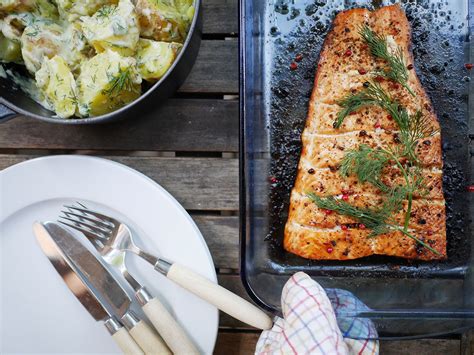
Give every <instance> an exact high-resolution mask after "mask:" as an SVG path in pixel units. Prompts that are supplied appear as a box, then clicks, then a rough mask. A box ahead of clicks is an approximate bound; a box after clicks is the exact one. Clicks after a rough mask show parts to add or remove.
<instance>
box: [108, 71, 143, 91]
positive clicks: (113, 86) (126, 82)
mask: <svg viewBox="0 0 474 355" xmlns="http://www.w3.org/2000/svg"><path fill="white" fill-rule="evenodd" d="M124 90H126V91H132V92H133V91H136V90H135V87H134V84H133V81H132V72H131V71H130V68H127V69H124V70H122V69H119V72H118V74H116V75H111V76H110V82H109V87H108V88H107V89H105V90H104V91H103V94H105V95H108V96H110V97H116V96H117V95H119V94H120V93H121V92H122V91H124Z"/></svg>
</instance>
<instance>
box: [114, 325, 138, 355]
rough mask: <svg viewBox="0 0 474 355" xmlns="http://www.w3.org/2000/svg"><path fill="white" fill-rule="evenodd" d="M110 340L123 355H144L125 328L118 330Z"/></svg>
mask: <svg viewBox="0 0 474 355" xmlns="http://www.w3.org/2000/svg"><path fill="white" fill-rule="evenodd" d="M112 338H113V339H114V340H115V342H116V343H117V345H118V346H119V347H120V349H122V351H123V353H124V354H125V355H144V353H143V351H142V349H140V347H139V346H138V345H137V343H135V341H134V340H133V338H132V337H131V336H130V334H129V333H128V332H127V330H126V329H125V328H123V327H122V328H120V329H119V330H118V331H117V332H116V333H115V334H114V335H112Z"/></svg>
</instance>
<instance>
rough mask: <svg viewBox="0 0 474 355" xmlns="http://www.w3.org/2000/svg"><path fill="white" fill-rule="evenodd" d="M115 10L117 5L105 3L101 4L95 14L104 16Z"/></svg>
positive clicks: (100, 16)
mask: <svg viewBox="0 0 474 355" xmlns="http://www.w3.org/2000/svg"><path fill="white" fill-rule="evenodd" d="M116 11H117V6H113V5H105V6H102V7H101V8H100V9H99V10H97V12H96V13H95V16H97V17H98V18H106V17H109V16H111V15H113V14H114V13H115V12H116Z"/></svg>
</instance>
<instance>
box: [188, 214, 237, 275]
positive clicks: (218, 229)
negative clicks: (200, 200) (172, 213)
mask: <svg viewBox="0 0 474 355" xmlns="http://www.w3.org/2000/svg"><path fill="white" fill-rule="evenodd" d="M191 216H192V218H193V220H194V221H195V222H196V224H197V226H198V227H199V229H200V231H201V233H202V235H203V236H204V239H206V242H207V246H208V247H209V250H210V252H211V255H212V259H213V260H214V264H215V266H216V268H218V269H238V268H239V218H238V217H223V216H199V215H191Z"/></svg>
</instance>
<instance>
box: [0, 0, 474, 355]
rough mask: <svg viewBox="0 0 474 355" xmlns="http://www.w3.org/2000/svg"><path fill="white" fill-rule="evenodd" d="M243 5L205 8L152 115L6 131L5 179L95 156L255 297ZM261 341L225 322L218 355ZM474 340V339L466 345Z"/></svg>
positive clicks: (226, 282) (418, 346) (448, 350)
mask: <svg viewBox="0 0 474 355" xmlns="http://www.w3.org/2000/svg"><path fill="white" fill-rule="evenodd" d="M238 80H239V78H238V1H237V0H204V35H203V41H202V44H201V50H200V53H199V57H198V59H197V62H196V64H195V66H194V68H193V70H192V72H191V74H190V76H189V77H188V79H187V81H186V82H185V84H184V85H183V86H182V87H181V89H180V90H179V92H178V93H177V94H176V95H174V97H173V98H171V99H169V100H167V101H166V102H164V103H162V104H161V105H160V106H159V107H157V109H156V110H155V111H154V112H153V113H147V114H143V117H130V118H129V119H127V120H125V121H122V122H119V123H113V124H108V125H102V126H68V127H66V126H58V125H52V124H46V123H41V122H37V121H34V120H31V119H27V118H17V119H14V120H12V121H9V122H7V123H5V124H3V125H1V126H0V169H3V168H5V167H7V166H10V165H12V164H15V163H18V162H20V161H23V160H26V159H31V158H34V157H37V156H42V155H49V154H89V155H98V156H103V157H107V158H109V159H112V160H115V161H118V162H121V163H123V164H126V165H129V166H131V167H132V168H134V169H137V170H139V171H141V172H143V173H144V174H146V175H147V176H149V177H151V178H152V179H154V180H155V181H157V182H158V183H159V184H160V185H162V186H163V187H164V188H165V189H167V190H168V191H169V192H170V193H171V194H173V195H174V196H175V197H176V199H177V200H178V201H179V202H180V203H181V204H182V205H183V206H184V207H185V208H186V209H187V210H188V211H189V212H190V214H191V216H192V217H193V218H194V220H195V221H196V223H197V224H198V226H199V228H200V229H201V231H202V234H203V235H204V237H205V238H206V241H207V243H208V246H209V249H210V250H211V253H212V256H213V258H214V262H215V266H216V269H217V272H218V274H219V282H220V283H221V284H222V285H223V286H225V287H227V288H229V289H231V290H233V291H235V292H237V293H238V294H240V295H243V296H245V297H247V295H246V294H245V290H244V289H243V287H242V284H241V281H240V278H239V275H238V269H239V248H238V245H239V223H238V208H239V205H238V198H239V193H238V156H237V152H238V134H239V130H238V120H239V113H238V94H239V86H238ZM258 336H259V332H257V331H255V330H252V329H249V328H248V327H246V326H245V325H243V324H241V323H239V322H237V321H235V320H233V319H231V318H229V317H227V316H226V315H223V314H221V318H220V328H219V337H218V340H217V345H216V353H218V354H237V353H242V354H250V353H253V351H254V349H255V343H256V341H257V339H258ZM466 339H467V338H466ZM468 345H469V342H468V341H464V342H461V338H451V339H437V340H422V341H410V342H403V343H402V342H384V343H382V354H410V353H417V355H421V354H459V353H460V352H461V347H462V348H463V349H462V351H463V353H465V354H469V351H470V350H468Z"/></svg>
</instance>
